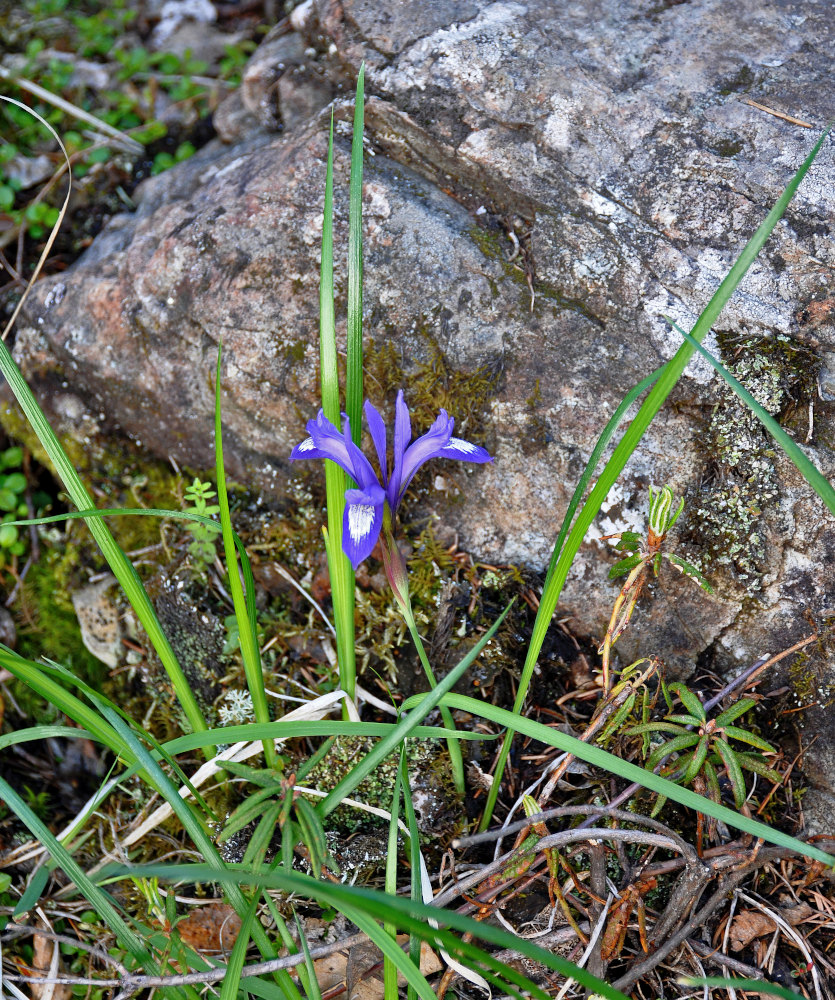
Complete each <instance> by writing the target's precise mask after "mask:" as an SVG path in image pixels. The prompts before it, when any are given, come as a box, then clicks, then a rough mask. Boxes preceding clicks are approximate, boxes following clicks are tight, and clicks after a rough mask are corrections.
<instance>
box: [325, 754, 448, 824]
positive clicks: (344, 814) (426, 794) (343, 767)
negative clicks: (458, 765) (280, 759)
mask: <svg viewBox="0 0 835 1000" xmlns="http://www.w3.org/2000/svg"><path fill="white" fill-rule="evenodd" d="M373 746H374V741H373V740H369V739H363V738H361V737H352V736H340V737H338V738H337V740H336V742H335V743H334V745H333V747H332V748H331V751H330V753H328V755H327V756H326V757H325V759H324V760H323V761H322V762H321V763H320V764H318V765H317V766H316V767H315V768H314V769H313V771H312V772H311V773H310V775H309V779H308V784H309V785H310V786H311V787H313V788H318V789H319V790H321V791H330V790H331V789H333V788H335V787H336V786H337V785H338V784H339V782H340V781H341V780H342V779H343V778H344V777H345V776H346V775H347V774H348V773H349V772H350V771H351V770H353V768H354V767H356V765H357V764H358V763H359V762H360V761H361V760H362V759H363V757H365V756H366V755H367V754H368V753H369V752H370V750H371V749H372V748H373ZM406 762H407V766H408V770H409V785H410V791H411V798H412V802H413V803H414V806H415V812H416V814H417V822H418V828H419V829H420V831H421V833H423V834H425V835H427V836H430V837H432V838H433V839H438V838H442V837H445V836H449V835H451V834H452V833H454V832H455V830H456V828H457V825H458V823H459V822H460V821H461V803H460V801H459V799H458V796H457V793H456V791H455V786H454V782H453V780H452V771H451V768H450V765H449V757H448V755H447V752H446V748H445V747H443V745H442V744H441V743H439V742H437V741H434V740H431V741H429V740H409V741H408V742H407V744H406ZM399 764H400V753H399V751H397V752H395V753H392V754H390V755H389V756H388V757H386V758H385V760H383V761H382V763H381V764H380V765H379V766H378V767H377V768H376V769H375V770H374V771H372V772H371V774H369V775H368V777H366V778H365V779H364V780H363V781H362V782H360V784H359V785H358V786H357V788H356V789H355V790H354V791H353V792H352V793H351V798H354V799H357V800H358V801H360V802H363V803H365V804H366V805H370V806H375V807H377V808H378V809H385V810H389V809H391V801H392V795H393V793H394V782H395V778H396V776H397V769H398V767H399ZM328 825H329V828H331V829H335V830H338V831H340V832H342V833H355V832H356V831H357V830H363V829H373V828H375V827H380V826H384V825H388V820H387V819H384V818H383V817H380V816H374V815H372V814H371V813H367V812H364V811H362V810H358V809H354V808H351V807H348V806H339V807H338V808H337V809H335V810H334V811H333V812H332V813H331V814H330V816H329V817H328Z"/></svg>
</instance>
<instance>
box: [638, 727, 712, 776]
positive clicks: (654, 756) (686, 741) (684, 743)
mask: <svg viewBox="0 0 835 1000" xmlns="http://www.w3.org/2000/svg"><path fill="white" fill-rule="evenodd" d="M698 742H699V735H698V733H687V734H686V735H685V736H676V738H675V739H673V740H669V741H668V742H667V743H664V744H662V745H661V746H660V747H656V748H655V750H653V751H652V753H651V754H650V755H649V759H648V760H647V762H646V768H647V770H648V771H654V770H655V768H656V767H657V766H658V765H659V764H660V763H661V761H662V760H663V759H664V758H665V757H669V756H670V754H674V753H679V752H680V751H682V750H686V749H687V748H688V747H692V746H693V745H694V744H695V743H698Z"/></svg>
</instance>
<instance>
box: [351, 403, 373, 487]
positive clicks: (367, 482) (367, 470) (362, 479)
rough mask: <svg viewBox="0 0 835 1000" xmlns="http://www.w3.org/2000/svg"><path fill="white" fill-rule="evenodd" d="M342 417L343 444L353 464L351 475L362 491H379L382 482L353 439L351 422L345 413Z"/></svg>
mask: <svg viewBox="0 0 835 1000" xmlns="http://www.w3.org/2000/svg"><path fill="white" fill-rule="evenodd" d="M342 416H343V422H342V423H343V431H342V442H343V444H344V445H345V451H346V452H347V453H348V458H349V461H350V463H351V468H350V470H349V472H350V475H351V476H353V478H354V479H355V480H356V483H357V485H358V486H359V488H360V489H361V490H366V489H371V488H372V487H376V488H377V489H378V490H379V489H380V488H381V487H380V480H379V479H378V478H377V473H376V472H375V471H374V468H373V466H372V465H371V463H370V462H369V461H368V459H367V458H366V457H365V455H363V453H362V452H361V451H360V450H359V448H358V447H357V446H356V445H355V444H354V442H353V440H352V439H351V421H350V420H349V418H348V417H347V416H346V415H345V414H344V413H343V414H342Z"/></svg>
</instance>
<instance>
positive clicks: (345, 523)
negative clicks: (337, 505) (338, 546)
mask: <svg viewBox="0 0 835 1000" xmlns="http://www.w3.org/2000/svg"><path fill="white" fill-rule="evenodd" d="M385 499H386V495H385V493H384V492H383V490H382V487H381V486H380V484H379V483H375V484H374V485H373V486H372V487H371V488H370V489H367V490H346V491H345V513H344V515H343V518H342V550H343V552H344V553H345V555H346V556H347V557H348V558H349V559H350V561H351V565H352V566H353V567H354V569H356V568H357V566H359V564H360V563H361V562H362V561H363V559H366V558H367V557H368V556H369V555H370V554H371V550H372V549H373V548H374V546H375V545H376V544H377V539H378V538H379V536H380V530H381V529H382V527H383V508H384V506H385Z"/></svg>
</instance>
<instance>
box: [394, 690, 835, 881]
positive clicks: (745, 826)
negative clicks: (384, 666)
mask: <svg viewBox="0 0 835 1000" xmlns="http://www.w3.org/2000/svg"><path fill="white" fill-rule="evenodd" d="M416 701H417V699H416V698H410V699H409V700H408V701H407V702H406V703H405V706H404V707H405V708H408V707H409V706H410V705H412V704H414V703H416ZM444 701H445V702H446V704H447V705H448V706H449V707H450V708H458V709H461V710H462V711H464V712H471V713H472V714H473V715H478V716H481V717H482V718H484V719H489V720H490V721H491V722H494V723H496V724H497V725H499V726H513V727H514V729H516V731H517V732H520V733H522V734H523V735H525V736H529V737H531V739H534V740H539V742H540V743H544V744H546V746H552V747H556V748H557V749H558V750H562V751H564V752H566V753H571V754H574V756H575V757H579V759H580V760H584V761H586V763H588V764H592V765H593V766H594V767H600V768H603V769H604V770H606V771H609V772H610V773H611V774H616V775H617V776H618V777H620V778H623V779H625V780H626V781H629V782H633V781H634V782H637V784H639V785H642V786H643V787H644V788H648V789H649V790H650V791H652V792H658V793H659V794H661V795H666V796H667V797H668V798H671V799H673V800H674V801H675V802H678V803H680V804H681V805H683V806H687V808H688V809H695V810H696V811H697V812H701V813H704V814H705V815H706V816H711V817H713V818H714V819H719V820H722V821H723V822H724V823H727V824H728V826H731V827H734V828H735V829H737V830H742V832H743V833H750V834H752V835H753V836H755V837H761V838H762V839H763V840H765V841H768V842H769V843H771V844H776V845H777V846H778V847H787V848H789V850H792V851H797V853H798V854H802V855H805V856H806V857H809V858H815V859H816V860H818V861H822V862H823V863H824V864H826V865H831V866H835V857H833V856H832V855H831V854H827V853H825V852H824V851H821V850H819V849H818V848H817V847H813V846H812V845H811V844H805V843H804V842H803V841H802V840H797V839H796V838H795V837H790V836H789V835H788V834H786V833H782V832H781V831H780V830H775V829H773V828H772V827H770V826H767V825H766V824H765V823H759V822H757V820H753V819H749V817H747V816H743V815H742V814H740V813H737V812H735V811H734V810H733V809H728V808H727V806H722V805H718V804H717V803H715V802H711V800H710V799H708V798H706V797H705V796H703V795H698V794H697V793H696V792H693V791H691V790H690V789H689V788H682V787H681V786H680V785H677V784H675V783H674V782H672V781H668V780H667V779H666V778H662V777H661V776H660V775H658V774H653V773H652V771H649V770H647V769H645V768H643V767H638V766H637V765H636V764H631V763H629V761H625V760H621V759H620V758H619V757H615V755H614V754H611V753H609V752H608V751H606V750H603V749H601V747H598V746H594V745H593V744H590V743H584V742H583V741H582V740H578V739H577V738H576V737H574V736H567V735H566V734H565V733H561V732H559V730H557V729H551V728H550V727H548V726H544V725H542V723H541V722H534V720H533V719H528V718H526V717H525V716H515V715H514V714H513V713H512V712H508V711H507V709H504V708H498V707H497V706H496V705H490V704H489V703H488V702H484V701H479V700H478V699H476V698H470V697H468V696H466V695H461V694H448V695H445V697H444ZM694 735H695V734H694Z"/></svg>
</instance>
